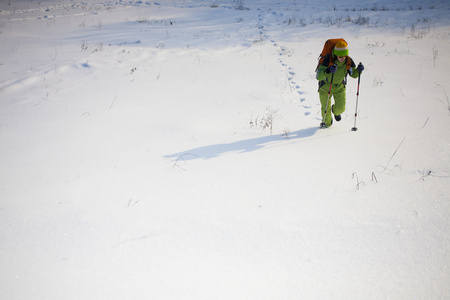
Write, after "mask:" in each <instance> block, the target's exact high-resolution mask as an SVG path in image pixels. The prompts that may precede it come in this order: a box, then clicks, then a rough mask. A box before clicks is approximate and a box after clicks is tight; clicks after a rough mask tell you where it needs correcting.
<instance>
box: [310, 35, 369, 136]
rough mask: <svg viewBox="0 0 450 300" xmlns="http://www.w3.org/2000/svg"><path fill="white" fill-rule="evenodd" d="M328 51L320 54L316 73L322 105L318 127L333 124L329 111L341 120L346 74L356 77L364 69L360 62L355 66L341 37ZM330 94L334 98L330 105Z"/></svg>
mask: <svg viewBox="0 0 450 300" xmlns="http://www.w3.org/2000/svg"><path fill="white" fill-rule="evenodd" d="M328 41H331V40H328ZM328 41H327V43H328ZM324 51H325V47H324ZM330 52H331V53H328V54H327V55H325V56H322V55H321V58H322V59H323V61H322V63H320V61H319V66H318V68H317V73H316V78H317V80H319V97H320V104H321V106H322V123H320V127H330V126H331V125H332V124H333V118H332V117H331V113H333V115H334V119H335V120H336V121H337V122H339V121H340V120H341V114H342V113H343V112H344V111H345V85H346V83H347V75H350V76H351V77H353V78H358V76H359V74H361V72H362V71H363V70H364V66H363V65H362V64H361V63H360V64H359V65H358V67H356V65H355V63H354V62H353V60H352V59H351V58H350V57H349V56H348V44H347V42H345V41H344V40H343V39H339V40H338V41H337V42H336V44H335V46H334V48H332V50H331V51H330ZM331 81H333V82H331ZM330 84H331V90H330ZM331 96H333V98H334V104H333V105H332V106H331ZM327 102H328V103H327Z"/></svg>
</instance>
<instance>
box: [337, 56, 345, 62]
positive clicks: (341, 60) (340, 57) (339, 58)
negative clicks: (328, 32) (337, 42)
mask: <svg viewBox="0 0 450 300" xmlns="http://www.w3.org/2000/svg"><path fill="white" fill-rule="evenodd" d="M337 58H338V60H339V62H344V61H345V59H346V58H347V56H338V57H337Z"/></svg>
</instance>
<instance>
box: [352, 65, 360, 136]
mask: <svg viewBox="0 0 450 300" xmlns="http://www.w3.org/2000/svg"><path fill="white" fill-rule="evenodd" d="M359 64H360V65H361V63H359ZM360 82H361V72H360V73H359V75H358V90H357V91H356V108H355V123H354V124H353V128H352V131H356V130H358V128H356V116H357V115H358V98H359V83H360Z"/></svg>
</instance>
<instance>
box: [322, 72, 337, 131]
mask: <svg viewBox="0 0 450 300" xmlns="http://www.w3.org/2000/svg"><path fill="white" fill-rule="evenodd" d="M333 78H334V73H333V74H331V82H330V88H329V89H328V97H327V104H326V105H325V114H324V115H323V117H322V124H323V126H322V127H326V126H327V125H326V124H325V117H326V116H327V112H328V101H330V95H331V87H332V86H333Z"/></svg>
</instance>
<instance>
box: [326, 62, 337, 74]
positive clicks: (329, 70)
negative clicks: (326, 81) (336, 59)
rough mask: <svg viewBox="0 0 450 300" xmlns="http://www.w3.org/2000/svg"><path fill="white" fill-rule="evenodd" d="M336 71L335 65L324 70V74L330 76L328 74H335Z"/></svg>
mask: <svg viewBox="0 0 450 300" xmlns="http://www.w3.org/2000/svg"><path fill="white" fill-rule="evenodd" d="M336 71H337V65H336V64H334V65H332V66H329V67H328V68H327V69H326V70H325V72H326V73H327V74H330V73H336Z"/></svg>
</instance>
